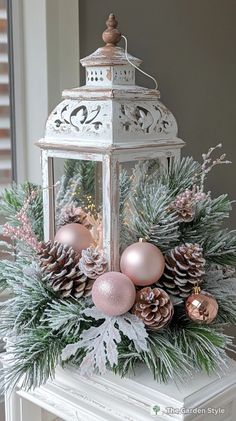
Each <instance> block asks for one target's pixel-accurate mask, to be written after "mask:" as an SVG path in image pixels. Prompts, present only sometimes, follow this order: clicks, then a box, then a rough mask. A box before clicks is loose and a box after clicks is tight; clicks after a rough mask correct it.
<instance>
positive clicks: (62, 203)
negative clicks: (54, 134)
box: [53, 158, 102, 231]
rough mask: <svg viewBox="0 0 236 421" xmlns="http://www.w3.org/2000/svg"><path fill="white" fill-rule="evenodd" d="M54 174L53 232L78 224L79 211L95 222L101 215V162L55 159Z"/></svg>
mask: <svg viewBox="0 0 236 421" xmlns="http://www.w3.org/2000/svg"><path fill="white" fill-rule="evenodd" d="M53 172H54V209H55V212H54V217H55V231H57V230H58V229H59V228H60V226H61V225H62V224H65V223H74V222H79V220H80V219H79V217H78V210H79V208H80V209H81V210H83V211H84V212H85V213H87V214H89V215H90V216H91V217H93V218H95V219H96V218H97V217H98V215H100V214H101V212H102V163H101V162H97V161H96V162H95V161H87V160H78V159H66V158H65V159H64V158H63V159H62V158H54V160H53ZM82 219H83V218H82ZM82 219H81V222H83V221H82Z"/></svg>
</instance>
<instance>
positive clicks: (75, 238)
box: [54, 224, 93, 253]
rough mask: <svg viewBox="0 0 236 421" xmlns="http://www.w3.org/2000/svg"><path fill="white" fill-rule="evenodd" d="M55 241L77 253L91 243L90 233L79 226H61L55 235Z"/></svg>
mask: <svg viewBox="0 0 236 421" xmlns="http://www.w3.org/2000/svg"><path fill="white" fill-rule="evenodd" d="M54 240H55V241H57V242H58V243H61V244H64V245H67V246H70V247H72V248H73V249H74V250H75V251H77V252H78V253H81V251H82V250H84V249H87V248H88V247H90V246H91V245H92V243H93V237H92V235H91V233H90V231H89V230H88V229H87V228H86V227H84V226H83V225H81V224H66V225H63V226H62V227H61V228H60V229H59V230H58V231H57V233H56V236H55V239H54Z"/></svg>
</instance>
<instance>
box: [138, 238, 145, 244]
mask: <svg viewBox="0 0 236 421" xmlns="http://www.w3.org/2000/svg"><path fill="white" fill-rule="evenodd" d="M138 241H139V243H145V242H146V240H145V238H142V237H140V238H139V240H138Z"/></svg>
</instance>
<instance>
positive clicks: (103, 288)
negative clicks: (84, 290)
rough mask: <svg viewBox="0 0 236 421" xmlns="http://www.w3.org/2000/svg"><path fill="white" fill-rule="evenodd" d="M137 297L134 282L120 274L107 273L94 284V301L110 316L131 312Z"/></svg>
mask: <svg viewBox="0 0 236 421" xmlns="http://www.w3.org/2000/svg"><path fill="white" fill-rule="evenodd" d="M135 297H136V291H135V287H134V284H133V282H132V281H131V280H130V279H129V278H128V277H127V276H126V275H123V274H122V273H120V272H106V273H104V274H103V275H101V276H99V277H98V278H97V279H96V281H95V282H94V284H93V288H92V300H93V302H94V304H95V306H96V307H97V308H98V309H99V310H100V311H101V312H102V313H104V314H107V315H108V316H119V315H121V314H124V313H126V312H127V311H129V310H130V309H131V307H132V306H133V304H134V301H135Z"/></svg>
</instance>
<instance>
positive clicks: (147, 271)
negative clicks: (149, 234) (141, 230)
mask: <svg viewBox="0 0 236 421" xmlns="http://www.w3.org/2000/svg"><path fill="white" fill-rule="evenodd" d="M164 268H165V259H164V256H163V254H162V252H161V251H160V250H159V249H158V248H157V247H156V246H154V245H153V244H150V243H147V242H145V241H143V240H142V239H140V240H139V242H138V243H134V244H131V245H130V246H129V247H127V248H126V249H125V251H124V252H123V254H122V256H121V261H120V269H121V272H122V273H124V274H125V275H127V276H128V277H129V278H130V279H131V280H132V281H133V283H134V284H135V285H138V286H148V285H152V284H154V283H155V282H157V281H158V280H159V279H160V277H161V276H162V274H163V272H164Z"/></svg>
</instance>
